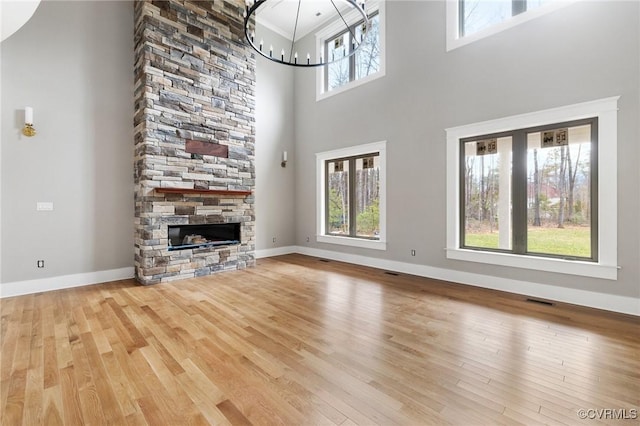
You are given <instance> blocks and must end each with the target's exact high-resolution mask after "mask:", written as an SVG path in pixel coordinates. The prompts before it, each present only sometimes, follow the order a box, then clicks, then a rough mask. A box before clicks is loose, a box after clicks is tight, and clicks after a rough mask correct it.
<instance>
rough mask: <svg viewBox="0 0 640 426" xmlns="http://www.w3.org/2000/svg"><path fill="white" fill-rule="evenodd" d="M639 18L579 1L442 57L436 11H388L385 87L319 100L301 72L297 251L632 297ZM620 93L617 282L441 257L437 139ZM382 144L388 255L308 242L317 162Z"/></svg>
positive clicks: (634, 11) (310, 78) (414, 4)
mask: <svg viewBox="0 0 640 426" xmlns="http://www.w3.org/2000/svg"><path fill="white" fill-rule="evenodd" d="M638 8H639V3H638V2H577V3H575V4H571V5H569V6H567V7H565V8H563V9H561V10H558V11H555V12H553V13H551V14H548V15H546V16H543V17H540V18H537V19H534V20H532V21H529V22H527V23H524V24H522V25H520V26H517V27H515V28H512V29H509V30H507V31H504V32H502V33H499V34H496V35H493V36H490V37H488V38H485V39H483V40H480V41H478V42H476V43H472V44H470V45H467V46H464V47H461V48H459V49H456V50H453V51H451V52H446V49H445V3H444V2H443V1H438V2H435V1H424V2H423V1H389V2H387V7H386V12H387V24H386V43H387V62H386V66H387V70H386V76H385V77H384V78H381V79H378V80H375V81H373V82H370V83H368V84H366V85H364V86H360V87H358V88H355V89H352V90H349V91H347V92H345V93H343V94H339V95H336V96H333V97H330V98H328V99H325V100H322V101H320V102H316V100H315V91H314V90H315V89H314V88H315V75H314V73H308V72H299V73H296V82H295V93H296V98H295V109H296V111H304V114H302V113H299V114H297V115H296V125H295V138H296V163H297V167H296V224H297V228H296V231H297V232H296V242H297V244H298V245H300V246H309V247H312V248H318V249H326V250H332V251H337V252H344V253H351V254H360V255H364V256H368V257H372V258H383V259H388V260H396V261H402V262H407V263H418V264H422V265H428V266H433V267H439V268H446V269H450V270H456V271H466V272H471V273H476V274H482V275H490V276H496V277H502V278H511V279H517V280H524V281H530V282H538V283H544V284H550V285H554V286H558V287H566V288H572V289H580V290H589V291H595V292H601V293H609V294H615V295H621V296H630V297H639V296H640V287H639V285H638V281H639V275H638V267H637V263H638V254H639V252H640V247H639V238H638V236H639V234H640V231H639V225H638V217H639V216H640V205H639V197H638V191H637V185H638V182H640V176H639V173H638V167H637V164H638V162H639V160H640V158H639V157H640V155H639V150H638V145H639V144H638V138H639V134H640V132H639V128H638V124H637V121H638V120H637V119H638V115H639V96H638V90H639V86H640V85H639V78H640V77H639V76H640V69H639V64H640V61H639V50H640V46H639V39H640V37H639V32H638V31H639V15H640V14H639V11H638ZM307 42H308V41H307ZM616 95H620V96H621V98H620V101H619V107H620V111H619V121H618V123H619V126H618V129H619V130H618V131H619V134H618V155H619V159H618V167H619V175H618V179H619V180H618V182H619V184H618V200H619V205H618V212H619V213H618V225H619V228H618V229H619V230H618V247H619V249H618V253H619V256H618V264H619V265H621V266H622V269H621V270H620V272H619V280H618V281H607V280H599V279H590V278H584V277H576V276H569V275H562V274H554V273H546V272H536V271H530V270H524V269H512V268H507V267H498V266H489V265H481V264H477V263H466V262H460V261H452V260H447V259H446V257H445V251H444V250H443V249H444V247H445V245H446V235H445V231H446V194H445V183H446V182H445V172H446V164H445V130H444V129H446V128H448V127H452V126H458V125H464V124H470V123H474V122H478V121H483V120H489V119H495V118H500V117H505V116H510V115H515V114H520V113H527V112H533V111H538V110H541V109H546V108H552V107H557V106H563V105H568V104H573V103H578V102H583V101H590V100H595V99H600V98H604V97H609V96H616ZM380 140H386V141H387V152H388V154H387V155H388V158H387V205H388V208H387V236H388V244H387V247H388V249H387V251H385V252H380V251H376V250H363V249H357V248H351V247H343V246H335V245H328V244H320V243H314V242H313V241H314V239H313V236H314V235H315V229H316V220H315V218H316V210H315V207H316V200H315V194H316V188H315V157H314V154H315V153H317V152H321V151H326V150H331V149H335V148H340V147H346V146H351V145H357V144H362V143H368V142H375V141H380ZM602 207H603V208H606V206H602ZM307 236H311V237H312V243H307V242H306V237H307ZM411 249H416V251H417V256H416V257H411V256H410V250H411Z"/></svg>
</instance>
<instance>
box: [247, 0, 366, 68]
mask: <svg viewBox="0 0 640 426" xmlns="http://www.w3.org/2000/svg"><path fill="white" fill-rule="evenodd" d="M292 1H294V2H296V3H297V5H296V8H295V16H293V17H292V23H291V24H292V27H293V31H292V32H291V34H292V36H291V37H290V38H291V42H290V45H289V46H285V47H286V50H285V48H282V49H281V50H280V55H274V54H273V44H271V45H270V47H269V52H268V53H266V52H264V51H263V46H264V43H265V38H267V39H268V37H266V36H265V35H264V34H258V36H259V38H260V43H259V44H258V45H256V44H255V40H256V24H257V23H258V24H259V23H260V19H261V18H260V17H259V16H258V15H259V12H260V11H264V10H268V9H270V8H275V7H276V6H277V5H278V4H279V3H281V0H245V6H246V9H245V13H244V33H245V37H246V40H247V42H248V43H249V45H250V46H251V47H252V48H253V49H254V50H255V51H256V52H257V53H258V54H259V55H261V56H263V57H265V58H267V59H269V60H270V61H273V62H276V63H279V64H284V65H290V66H295V67H319V66H324V65H328V64H331V63H333V62H336V61H340V60H343V59H345V58H348V57H350V56H353V55H354V54H355V53H356V52H357V51H358V49H360V47H361V46H362V45H363V44H364V43H366V38H365V37H364V34H365V32H366V31H367V29H368V28H369V18H368V16H367V13H366V10H365V2H364V0H322V1H326V2H327V3H328V4H330V7H329V9H328V10H331V11H332V12H333V13H335V16H336V21H337V22H338V23H339V24H342V27H343V28H344V29H343V30H342V31H337V32H336V33H341V32H342V33H349V34H350V36H351V39H352V40H353V41H352V45H351V46H350V49H349V51H348V52H347V51H345V52H344V54H340V55H337V57H336V55H330V56H329V57H328V58H327V60H326V61H325V60H324V55H323V52H322V49H319V50H320V51H319V52H318V53H317V54H313V55H312V54H311V53H309V52H307V54H306V61H305V60H298V52H297V50H298V47H297V46H296V42H297V41H299V40H296V36H297V35H299V23H300V22H301V21H304V22H309V19H306V18H302V17H301V13H302V14H305V13H311V12H313V10H312V9H308V7H302V6H303V4H304V5H305V6H308V5H309V4H314V5H317V4H318V3H321V1H320V0H315V1H314V2H309V1H307V0H305V1H304V2H303V0H292ZM338 5H340V7H339V6H338ZM313 14H314V15H315V17H318V16H319V15H320V13H318V12H313ZM353 22H359V23H360V24H361V25H362V26H361V28H362V34H360V35H359V37H356V36H355V34H354V31H355V26H353ZM324 23H326V21H325V22H323V24H324ZM303 36H304V34H303ZM267 41H269V40H267ZM345 50H346V49H345Z"/></svg>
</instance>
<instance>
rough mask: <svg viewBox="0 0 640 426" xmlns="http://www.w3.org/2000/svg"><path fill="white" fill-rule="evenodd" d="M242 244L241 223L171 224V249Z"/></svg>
mask: <svg viewBox="0 0 640 426" xmlns="http://www.w3.org/2000/svg"><path fill="white" fill-rule="evenodd" d="M233 244H240V224H239V223H210V224H205V225H169V250H186V249H193V248H203V247H216V246H228V245H233Z"/></svg>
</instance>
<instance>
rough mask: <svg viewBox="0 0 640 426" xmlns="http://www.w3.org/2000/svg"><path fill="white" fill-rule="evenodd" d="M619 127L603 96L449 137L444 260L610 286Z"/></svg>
mask: <svg viewBox="0 0 640 426" xmlns="http://www.w3.org/2000/svg"><path fill="white" fill-rule="evenodd" d="M616 121H617V98H609V99H604V100H601V101H595V102H587V103H583V104H577V105H572V106H567V107H562V108H557V109H552V110H546V111H540V112H536V113H532V114H525V115H520V116H513V117H507V118H504V119H499V120H492V121H489V122H484V123H477V124H473V125H469V126H461V127H456V128H452V129H448V130H447V161H448V164H449V168H448V171H447V189H448V192H449V195H448V200H447V212H448V215H447V217H448V223H447V257H448V258H451V259H457V260H468V261H474V262H481V263H489V264H497V265H504V266H514V267H521V268H529V269H537V270H545V271H550V272H561V273H569V274H576V275H584V276H593V277H599V278H608V279H616V277H617V266H616V263H617V247H616V244H617V238H616V233H617V212H616V205H617V198H616V175H617V172H616V161H617V160H616V146H617V144H616V126H617V124H616ZM601 206H606V208H599V207H601Z"/></svg>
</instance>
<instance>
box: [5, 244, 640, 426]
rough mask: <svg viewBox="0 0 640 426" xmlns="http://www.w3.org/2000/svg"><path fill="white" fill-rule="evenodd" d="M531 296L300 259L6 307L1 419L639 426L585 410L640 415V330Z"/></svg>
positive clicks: (635, 324) (638, 323) (11, 302)
mask: <svg viewBox="0 0 640 426" xmlns="http://www.w3.org/2000/svg"><path fill="white" fill-rule="evenodd" d="M525 299H526V298H525V297H521V296H516V295H511V294H506V293H500V292H497V291H491V290H484V289H480V288H475V287H469V286H463V285H457V284H453V283H446V282H440V281H434V280H429V279H425V278H420V277H415V276H409V275H404V274H397V275H390V274H387V273H385V271H382V270H378V269H372V268H367V267H363V266H356V265H347V264H344V263H340V262H335V261H322V260H321V259H317V258H312V257H306V256H301V255H287V256H280V257H275V258H269V259H261V260H259V261H258V265H257V266H256V267H255V268H249V269H247V270H242V271H234V272H225V273H220V274H216V275H212V276H209V277H200V278H196V279H191V280H183V281H175V282H171V283H167V284H159V285H155V286H149V287H144V286H139V285H136V284H135V283H134V282H133V281H131V280H123V281H117V282H112V283H106V284H101V285H94V286H87V287H79V288H74V289H67V290H60V291H53V292H47V293H40V294H33V295H26V296H18V297H12V298H6V299H0V314H1V324H0V338H1V342H0V357H1V358H0V361H1V362H0V423H1V424H2V425H11V426H14V425H29V426H31V425H37V424H42V425H82V424H91V425H102V424H117V425H121V424H122V425H136V426H138V425H140V426H143V425H153V426H157V425H187V424H189V425H198V424H218V425H242V424H246V425H279V424H280V425H329V426H336V425H344V426H353V425H376V424H379V425H385V426H386V425H486V424H492V425H518V424H525V425H537V424H550V425H574V424H585V425H586V424H588V425H597V424H603V425H605V424H606V425H609V424H622V425H628V424H635V423H637V420H635V423H634V420H633V419H630V420H615V419H605V418H599V419H586V420H582V419H580V418H579V417H578V410H580V409H592V410H596V409H611V410H625V413H627V414H633V413H634V411H633V410H639V409H640V320H639V319H638V318H636V317H631V316H626V315H620V314H613V313H607V312H603V311H598V310H594V309H587V308H581V307H577V306H572V305H566V304H562V303H556V304H554V305H553V306H546V305H539V304H533V303H528V302H526V300H525ZM635 412H636V413H637V411H635Z"/></svg>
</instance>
